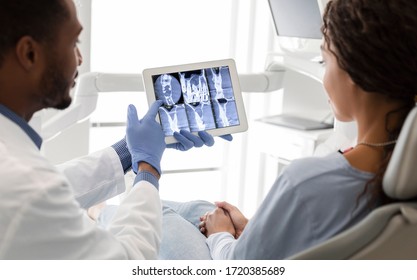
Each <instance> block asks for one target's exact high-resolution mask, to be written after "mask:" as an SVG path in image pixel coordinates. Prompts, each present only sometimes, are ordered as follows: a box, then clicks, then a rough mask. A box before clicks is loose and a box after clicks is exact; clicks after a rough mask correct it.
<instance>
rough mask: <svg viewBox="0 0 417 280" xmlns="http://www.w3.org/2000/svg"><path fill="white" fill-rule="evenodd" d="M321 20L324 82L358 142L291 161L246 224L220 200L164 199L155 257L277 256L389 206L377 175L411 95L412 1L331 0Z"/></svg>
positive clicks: (414, 89) (415, 36) (416, 35)
mask: <svg viewBox="0 0 417 280" xmlns="http://www.w3.org/2000/svg"><path fill="white" fill-rule="evenodd" d="M323 22H324V24H323V27H322V32H323V35H324V40H323V43H322V56H323V60H324V67H325V75H324V78H323V84H324V87H325V90H326V92H327V94H328V99H329V104H330V105H331V107H332V110H333V112H334V115H335V117H336V118H337V119H338V120H340V121H345V122H349V121H356V122H357V139H358V142H357V144H356V145H355V146H354V147H353V148H352V149H349V150H346V151H344V152H337V151H335V152H334V153H332V154H330V155H328V156H326V157H320V158H319V157H315V158H304V159H299V160H295V161H294V162H293V163H292V164H291V165H289V166H288V167H287V168H286V169H285V170H284V172H283V173H282V175H280V176H279V178H278V179H277V180H276V182H275V184H274V185H273V186H272V188H271V190H270V192H269V194H268V195H267V196H266V199H265V200H264V201H263V203H262V205H261V206H260V208H259V209H258V211H257V212H256V213H255V215H254V216H253V218H252V219H251V220H250V221H248V220H247V219H246V218H245V217H244V216H243V215H242V214H241V213H240V211H239V210H238V209H237V208H236V207H234V206H232V205H230V204H228V203H225V202H222V203H217V205H216V206H217V207H216V206H214V205H212V204H209V203H205V202H202V201H197V202H190V203H185V204H184V203H174V202H166V203H165V207H164V230H163V231H164V236H163V242H162V246H161V251H160V256H161V258H178V259H193V258H211V257H212V258H214V259H283V258H287V257H290V256H291V255H293V254H295V253H297V252H299V251H301V250H304V249H307V248H308V247H311V246H313V245H315V244H318V243H320V242H322V241H324V240H327V239H329V238H330V237H332V236H334V235H336V234H337V233H339V232H341V231H343V230H345V229H347V228H349V227H351V226H352V225H354V224H356V223H357V222H359V221H360V220H361V219H363V218H364V217H365V216H366V215H367V214H368V213H369V211H370V210H372V209H373V208H375V207H377V206H379V205H382V204H385V203H388V202H390V201H389V199H388V198H387V197H386V196H385V195H384V193H383V191H382V186H381V185H382V177H383V175H384V172H385V169H386V167H387V164H388V162H389V160H390V157H391V153H392V150H393V149H394V147H395V143H396V139H397V137H398V134H399V132H400V130H401V127H402V125H403V122H404V119H405V117H406V116H407V114H408V112H409V111H410V110H411V109H412V108H413V107H414V106H415V96H416V93H417V78H416V77H417V29H416V26H417V1H410V0H385V1H369V0H334V1H330V2H329V3H328V5H327V7H326V10H325V14H324V17H323ZM213 209H214V210H213ZM212 210H213V211H212ZM208 211H209V212H210V213H206V212H208ZM205 213H206V214H205ZM200 216H201V217H200ZM200 231H201V232H202V233H204V235H205V236H207V238H206V237H205V236H204V235H203V234H201V232H200ZM206 244H207V245H208V246H207V245H206Z"/></svg>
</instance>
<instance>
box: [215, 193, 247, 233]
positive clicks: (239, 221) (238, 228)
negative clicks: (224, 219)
mask: <svg viewBox="0 0 417 280" xmlns="http://www.w3.org/2000/svg"><path fill="white" fill-rule="evenodd" d="M215 204H216V206H217V207H219V208H222V209H224V210H225V211H226V212H227V213H228V214H229V217H230V219H231V220H232V223H233V226H234V227H235V232H236V234H235V238H236V239H238V238H239V236H240V235H241V234H242V232H243V230H244V229H245V227H246V224H247V223H248V222H249V220H248V219H247V218H246V217H245V216H243V214H242V212H240V210H239V209H238V208H237V207H236V206H233V205H232V204H230V203H228V202H226V201H222V202H216V203H215Z"/></svg>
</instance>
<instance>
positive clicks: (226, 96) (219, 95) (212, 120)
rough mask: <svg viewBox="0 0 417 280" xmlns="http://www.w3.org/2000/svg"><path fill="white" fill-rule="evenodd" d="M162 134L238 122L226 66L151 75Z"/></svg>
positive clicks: (199, 129)
mask: <svg viewBox="0 0 417 280" xmlns="http://www.w3.org/2000/svg"><path fill="white" fill-rule="evenodd" d="M152 79H153V83H154V89H155V95H156V99H158V100H162V101H164V104H163V105H162V106H161V108H160V109H159V116H160V120H161V124H162V127H163V130H164V133H165V135H167V136H170V135H173V133H174V132H175V131H179V130H181V129H185V130H188V131H191V132H196V131H202V130H210V129H215V128H222V127H228V126H234V125H239V119H238V114H237V108H236V102H235V98H234V93H233V88H232V83H231V78H230V72H229V67H227V66H221V67H214V68H207V69H201V70H193V71H184V72H176V73H167V74H162V75H156V76H153V77H152Z"/></svg>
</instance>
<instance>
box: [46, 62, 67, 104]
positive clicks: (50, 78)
mask: <svg viewBox="0 0 417 280" xmlns="http://www.w3.org/2000/svg"><path fill="white" fill-rule="evenodd" d="M70 88H71V85H69V84H68V81H67V79H65V78H64V75H62V73H60V71H59V67H57V66H56V64H55V63H49V67H48V70H46V72H45V73H44V75H43V78H42V87H41V93H42V95H43V98H42V103H43V105H44V106H45V108H55V109H59V110H63V109H66V108H68V107H69V105H70V104H71V101H72V99H71V97H70V95H69V90H70Z"/></svg>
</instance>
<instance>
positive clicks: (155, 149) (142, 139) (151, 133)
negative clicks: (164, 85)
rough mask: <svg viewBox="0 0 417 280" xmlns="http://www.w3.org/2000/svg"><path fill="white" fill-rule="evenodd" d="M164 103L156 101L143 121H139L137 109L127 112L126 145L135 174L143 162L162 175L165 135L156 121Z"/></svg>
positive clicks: (131, 107)
mask: <svg viewBox="0 0 417 280" xmlns="http://www.w3.org/2000/svg"><path fill="white" fill-rule="evenodd" d="M162 103H163V102H162V101H155V102H154V103H153V104H152V105H151V107H150V108H149V111H148V112H147V113H146V115H145V116H144V117H143V119H142V120H139V119H138V114H137V111H136V107H135V106H133V105H129V107H128V110H127V127H126V143H127V148H128V149H129V152H130V154H131V156H132V169H133V172H135V173H137V172H138V163H139V162H141V161H144V162H147V163H149V164H150V165H152V166H153V167H154V168H155V169H156V171H158V173H159V174H161V158H162V154H163V153H164V150H165V146H166V145H165V135H164V132H163V131H162V128H161V125H160V124H159V123H157V122H156V121H155V117H156V114H157V113H158V108H159V107H160V106H161V105H162Z"/></svg>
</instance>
